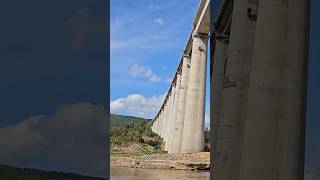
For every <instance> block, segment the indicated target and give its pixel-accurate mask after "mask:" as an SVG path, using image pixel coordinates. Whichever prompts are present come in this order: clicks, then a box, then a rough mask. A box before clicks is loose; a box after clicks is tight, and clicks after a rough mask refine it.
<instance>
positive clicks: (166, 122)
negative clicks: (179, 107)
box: [162, 91, 171, 150]
mask: <svg viewBox="0 0 320 180" xmlns="http://www.w3.org/2000/svg"><path fill="white" fill-rule="evenodd" d="M168 93H169V94H168V98H167V101H166V106H165V114H164V118H163V120H164V121H163V123H164V124H163V128H162V131H163V135H162V137H163V139H164V142H165V143H167V134H166V133H167V128H168V122H169V115H170V100H171V91H169V92H168ZM165 150H166V148H165Z"/></svg>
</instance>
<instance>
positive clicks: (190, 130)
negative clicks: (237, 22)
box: [181, 34, 208, 153]
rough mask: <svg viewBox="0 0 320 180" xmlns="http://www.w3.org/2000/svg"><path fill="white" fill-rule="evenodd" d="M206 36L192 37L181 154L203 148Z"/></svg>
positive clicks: (197, 35)
mask: <svg viewBox="0 0 320 180" xmlns="http://www.w3.org/2000/svg"><path fill="white" fill-rule="evenodd" d="M207 45H208V36H207V35H202V34H195V35H193V43H192V53H191V67H190V74H189V81H188V91H187V98H186V100H187V101H186V110H185V119H184V128H183V136H182V142H181V143H182V144H181V152H182V153H190V152H201V151H203V147H204V142H203V141H204V130H203V127H204V113H205V112H204V111H205V95H206V69H207V68H206V66H207Z"/></svg>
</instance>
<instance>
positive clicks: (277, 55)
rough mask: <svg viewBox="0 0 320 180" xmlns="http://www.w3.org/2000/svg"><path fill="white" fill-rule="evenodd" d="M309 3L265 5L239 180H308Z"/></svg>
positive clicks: (266, 0) (269, 0)
mask: <svg viewBox="0 0 320 180" xmlns="http://www.w3.org/2000/svg"><path fill="white" fill-rule="evenodd" d="M309 3H310V2H309V0H286V1H279V0H260V1H259V8H258V9H259V12H258V19H257V29H256V36H255V39H256V40H255V46H254V52H255V54H254V57H253V63H252V71H251V77H250V87H249V96H248V109H247V121H246V124H245V134H244V139H243V150H242V152H243V154H242V166H241V176H240V180H257V179H259V180H303V174H304V142H305V120H306V98H307V96H306V92H307V81H308V80H307V75H308V50H309V48H308V45H309V43H308V38H309V37H308V33H309V6H310V5H309Z"/></svg>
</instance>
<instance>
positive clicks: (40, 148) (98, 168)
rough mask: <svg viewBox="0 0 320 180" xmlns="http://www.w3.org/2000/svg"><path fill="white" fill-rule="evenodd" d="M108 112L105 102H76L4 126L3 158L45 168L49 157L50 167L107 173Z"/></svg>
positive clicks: (0, 130)
mask: <svg viewBox="0 0 320 180" xmlns="http://www.w3.org/2000/svg"><path fill="white" fill-rule="evenodd" d="M105 114H106V112H105V110H104V107H103V106H97V105H93V104H91V103H76V104H72V105H67V106H66V105H65V106H61V107H59V108H58V109H57V111H56V113H55V114H52V115H47V116H43V115H39V116H32V117H29V118H27V119H24V120H22V121H20V122H19V123H17V124H14V125H10V126H6V127H0V162H1V163H3V164H8V165H13V166H22V167H29V168H40V169H42V168H43V163H44V160H45V161H46V162H50V163H49V164H48V166H49V167H50V169H48V170H57V171H60V170H63V171H66V172H75V173H80V174H85V175H91V176H104V175H105V168H106V163H105V158H106V157H105V155H104V154H105V152H106V147H105V143H104V141H105V140H106V133H107V132H106V128H104V127H106V121H105V119H106V117H105Z"/></svg>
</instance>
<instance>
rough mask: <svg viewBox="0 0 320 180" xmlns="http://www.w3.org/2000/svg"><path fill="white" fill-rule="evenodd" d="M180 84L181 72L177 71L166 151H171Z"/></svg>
mask: <svg viewBox="0 0 320 180" xmlns="http://www.w3.org/2000/svg"><path fill="white" fill-rule="evenodd" d="M180 85H181V73H180V72H179V71H178V72H177V75H176V82H175V90H174V100H173V108H172V118H171V119H170V126H169V128H168V130H169V139H168V140H170V141H168V153H172V143H173V129H174V126H175V123H176V119H177V112H178V98H179V96H180Z"/></svg>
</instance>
